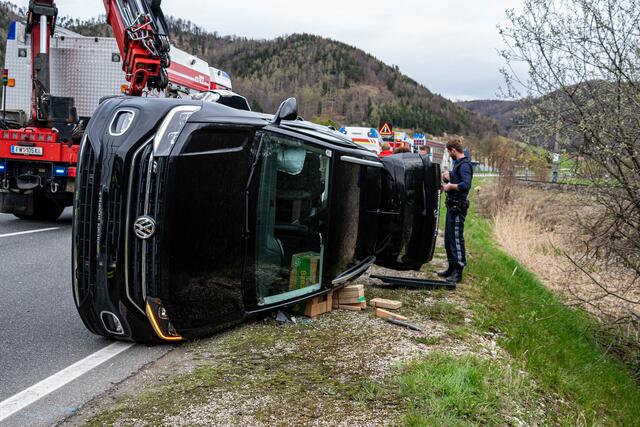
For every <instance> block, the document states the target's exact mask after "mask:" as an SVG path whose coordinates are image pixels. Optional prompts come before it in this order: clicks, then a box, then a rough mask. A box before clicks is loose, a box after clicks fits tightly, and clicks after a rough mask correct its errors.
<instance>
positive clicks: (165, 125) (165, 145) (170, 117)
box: [153, 105, 202, 156]
mask: <svg viewBox="0 0 640 427" xmlns="http://www.w3.org/2000/svg"><path fill="white" fill-rule="evenodd" d="M201 109H202V107H200V106H197V105H183V106H181V107H176V108H174V109H173V110H171V111H170V112H169V114H167V117H165V119H164V121H163V122H162V125H160V130H159V131H158V133H157V134H156V136H155V138H154V140H153V154H154V156H168V155H169V153H170V152H171V148H172V147H173V144H175V143H176V141H177V140H178V137H179V136H180V133H181V132H182V130H183V129H184V127H185V126H186V124H187V121H188V120H189V118H190V117H191V116H192V115H194V114H195V113H197V112H198V111H200V110H201Z"/></svg>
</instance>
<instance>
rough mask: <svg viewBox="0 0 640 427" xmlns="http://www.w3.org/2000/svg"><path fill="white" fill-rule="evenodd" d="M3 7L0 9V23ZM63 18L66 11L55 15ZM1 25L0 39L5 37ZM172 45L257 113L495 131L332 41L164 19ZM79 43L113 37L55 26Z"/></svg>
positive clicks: (87, 27)
mask: <svg viewBox="0 0 640 427" xmlns="http://www.w3.org/2000/svg"><path fill="white" fill-rule="evenodd" d="M8 9H9V8H7V4H6V3H5V4H0V14H2V16H3V17H4V16H5V15H6V14H5V10H8ZM61 12H62V13H64V11H61ZM4 21H6V19H5V20H3V23H2V26H1V27H0V33H3V34H6V28H5V27H6V23H5V22H4ZM168 21H169V25H170V28H171V35H172V41H173V43H174V44H175V45H176V46H178V47H179V48H181V49H183V50H185V51H187V52H190V53H192V54H195V55H197V56H199V57H201V58H203V59H205V60H206V61H207V62H209V63H210V64H212V65H213V66H215V67H217V68H220V69H223V70H225V71H226V72H228V73H229V74H230V75H231V77H232V79H233V83H234V90H235V91H236V92H238V93H240V94H242V95H244V96H246V97H247V99H248V100H249V101H250V103H251V106H252V107H253V108H254V109H255V110H258V111H263V112H275V110H276V109H277V107H278V105H279V103H280V102H281V101H282V100H284V99H286V98H288V97H290V96H295V97H296V98H297V99H298V101H299V104H300V114H301V115H302V116H304V117H305V118H306V119H310V120H316V121H325V122H326V121H332V122H335V123H336V124H339V125H365V126H375V127H377V126H378V124H379V123H380V121H381V120H382V119H384V120H390V121H392V123H393V124H394V125H395V126H396V127H398V128H408V129H415V130H418V131H422V132H428V133H431V134H435V135H440V134H442V133H444V132H448V133H461V134H476V135H484V134H487V133H492V132H495V131H496V130H497V126H496V125H495V123H494V122H493V121H492V120H491V119H487V118H485V117H482V116H480V115H477V114H475V113H473V112H470V111H469V110H466V109H464V108H462V107H460V106H458V105H456V104H454V103H453V102H451V101H449V100H448V99H446V98H444V97H442V96H439V95H436V94H433V93H432V92H430V91H429V90H428V89H427V88H426V87H424V86H422V85H420V84H418V83H417V82H416V81H414V80H412V79H411V78H409V77H407V76H406V75H404V74H402V73H401V72H400V70H399V69H398V67H390V66H388V65H386V64H384V63H383V62H381V61H379V60H378V59H376V58H374V57H373V56H372V55H370V54H367V53H366V52H364V51H362V50H360V49H357V48H355V47H352V46H349V45H347V44H344V43H341V42H337V41H334V40H330V39H326V38H322V37H318V36H314V35H310V34H293V35H289V36H283V37H279V38H276V39H273V40H253V39H248V38H243V37H237V36H224V37H223V36H220V35H218V34H217V33H215V32H214V33H210V32H207V31H205V30H204V29H202V28H200V27H198V26H196V25H194V24H193V23H191V22H189V21H185V20H182V19H174V18H171V17H168ZM59 25H61V26H64V27H66V28H69V29H70V30H72V31H76V32H78V33H80V34H83V35H91V36H112V32H111V28H110V27H109V26H108V25H106V24H105V23H104V19H103V18H100V19H93V20H89V21H80V20H77V19H71V18H61V19H59Z"/></svg>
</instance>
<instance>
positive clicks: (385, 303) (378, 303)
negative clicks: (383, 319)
mask: <svg viewBox="0 0 640 427" xmlns="http://www.w3.org/2000/svg"><path fill="white" fill-rule="evenodd" d="M369 304H371V306H372V307H378V308H386V309H388V310H397V309H399V308H400V307H402V303H401V302H400V301H395V300H392V299H384V298H374V299H372V300H371V301H369Z"/></svg>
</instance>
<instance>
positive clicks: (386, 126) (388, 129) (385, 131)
mask: <svg viewBox="0 0 640 427" xmlns="http://www.w3.org/2000/svg"><path fill="white" fill-rule="evenodd" d="M380 135H382V136H393V127H392V126H391V123H389V122H384V123H382V126H381V127H380Z"/></svg>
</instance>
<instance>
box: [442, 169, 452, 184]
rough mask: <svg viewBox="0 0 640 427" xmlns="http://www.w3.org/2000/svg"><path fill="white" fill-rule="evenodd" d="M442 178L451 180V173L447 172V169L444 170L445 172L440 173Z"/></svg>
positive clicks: (447, 180)
mask: <svg viewBox="0 0 640 427" xmlns="http://www.w3.org/2000/svg"><path fill="white" fill-rule="evenodd" d="M442 180H443V181H444V182H449V181H451V174H450V173H449V171H445V173H443V174H442Z"/></svg>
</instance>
